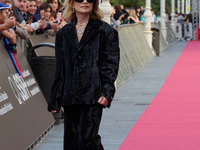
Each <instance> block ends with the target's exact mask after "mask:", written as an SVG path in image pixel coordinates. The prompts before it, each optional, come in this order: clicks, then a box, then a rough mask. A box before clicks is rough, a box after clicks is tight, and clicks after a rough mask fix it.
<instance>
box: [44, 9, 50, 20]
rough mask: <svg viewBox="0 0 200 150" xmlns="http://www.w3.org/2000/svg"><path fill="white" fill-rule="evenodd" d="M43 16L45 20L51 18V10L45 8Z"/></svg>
mask: <svg viewBox="0 0 200 150" xmlns="http://www.w3.org/2000/svg"><path fill="white" fill-rule="evenodd" d="M44 16H45V18H46V19H49V18H50V16H51V9H50V8H47V9H46V11H45V13H44Z"/></svg>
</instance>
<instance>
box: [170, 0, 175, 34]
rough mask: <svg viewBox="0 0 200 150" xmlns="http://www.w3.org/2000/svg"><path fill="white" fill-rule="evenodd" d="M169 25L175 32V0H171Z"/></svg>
mask: <svg viewBox="0 0 200 150" xmlns="http://www.w3.org/2000/svg"><path fill="white" fill-rule="evenodd" d="M171 8H172V10H171V12H172V13H171V17H172V18H171V27H172V29H173V31H174V32H175V0H171Z"/></svg>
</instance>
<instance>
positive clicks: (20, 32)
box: [5, 0, 32, 39]
mask: <svg viewBox="0 0 200 150" xmlns="http://www.w3.org/2000/svg"><path fill="white" fill-rule="evenodd" d="M5 4H6V5H11V7H9V8H8V9H7V12H6V15H7V18H8V19H9V18H10V17H11V11H12V16H14V17H15V16H16V14H15V6H14V2H13V1H12V0H7V1H6V2H5ZM14 29H15V33H16V36H17V38H18V36H19V37H20V38H21V39H28V32H27V30H28V31H29V30H31V29H32V27H31V26H30V25H28V24H27V25H26V26H19V25H18V24H17V23H16V24H15V27H14Z"/></svg>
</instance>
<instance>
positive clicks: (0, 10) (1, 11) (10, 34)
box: [0, 2, 18, 55]
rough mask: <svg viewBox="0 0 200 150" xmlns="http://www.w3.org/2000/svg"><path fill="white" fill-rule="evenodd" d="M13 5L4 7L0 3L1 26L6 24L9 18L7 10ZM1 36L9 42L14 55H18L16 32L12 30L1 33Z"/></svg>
mask: <svg viewBox="0 0 200 150" xmlns="http://www.w3.org/2000/svg"><path fill="white" fill-rule="evenodd" d="M10 7H11V5H4V4H3V3H2V2H0V24H4V23H5V21H6V19H7V18H8V17H7V9H8V8H10ZM1 36H3V37H4V38H6V39H7V40H8V42H9V49H10V51H11V52H12V53H13V54H14V55H17V52H18V50H17V45H16V35H15V31H14V30H13V29H12V28H9V29H6V30H3V31H1Z"/></svg>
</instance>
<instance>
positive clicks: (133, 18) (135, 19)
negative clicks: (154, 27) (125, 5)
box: [128, 9, 143, 24]
mask: <svg viewBox="0 0 200 150" xmlns="http://www.w3.org/2000/svg"><path fill="white" fill-rule="evenodd" d="M128 20H129V23H130V24H133V23H143V21H140V20H139V19H138V17H137V16H136V11H135V9H130V10H129V16H128Z"/></svg>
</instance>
